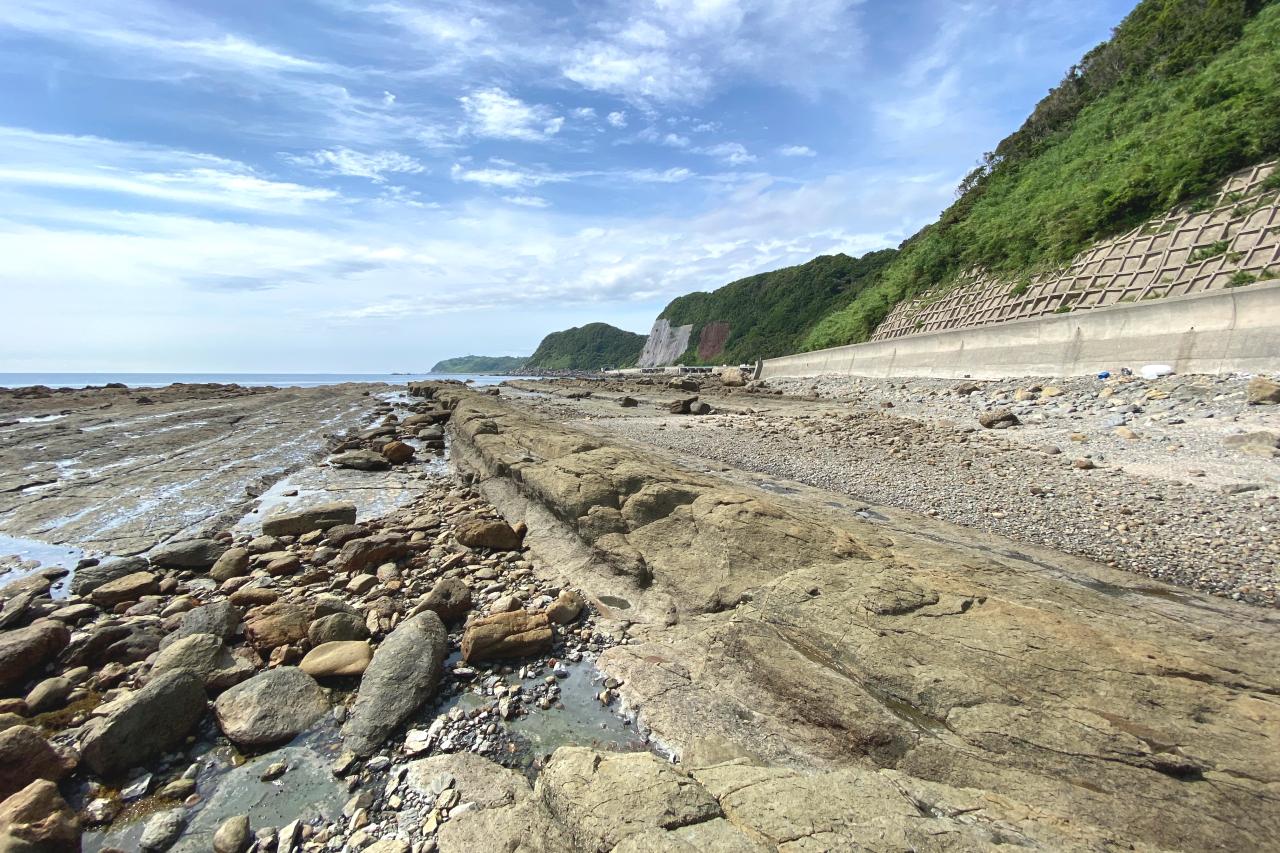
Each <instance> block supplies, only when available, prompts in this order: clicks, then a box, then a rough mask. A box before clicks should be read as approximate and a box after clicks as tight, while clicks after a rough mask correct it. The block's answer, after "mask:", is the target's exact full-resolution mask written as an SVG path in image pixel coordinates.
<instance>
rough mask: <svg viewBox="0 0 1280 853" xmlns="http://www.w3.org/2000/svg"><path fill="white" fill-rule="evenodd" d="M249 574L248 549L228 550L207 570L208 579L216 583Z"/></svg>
mask: <svg viewBox="0 0 1280 853" xmlns="http://www.w3.org/2000/svg"><path fill="white" fill-rule="evenodd" d="M247 574H249V549H248V548H239V547H237V548H228V549H227V550H225V551H223V552H222V556H221V557H219V558H218V560H217V562H215V563H214V564H213V568H211V569H209V577H211V578H213V579H214V580H216V581H217V582H218V583H222V582H223V581H226V580H230V579H231V578H238V577H243V576H244V575H247Z"/></svg>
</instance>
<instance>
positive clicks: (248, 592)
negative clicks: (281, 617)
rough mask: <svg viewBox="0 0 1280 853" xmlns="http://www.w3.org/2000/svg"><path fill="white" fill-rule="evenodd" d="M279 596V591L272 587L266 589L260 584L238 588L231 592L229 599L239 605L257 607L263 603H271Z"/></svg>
mask: <svg viewBox="0 0 1280 853" xmlns="http://www.w3.org/2000/svg"><path fill="white" fill-rule="evenodd" d="M279 598H280V593H278V592H276V591H275V590H274V589H267V588H266V587H262V586H251V587H246V588H244V589H238V590H236V591H235V592H233V593H231V598H230V601H231V603H232V604H235V605H237V606H239V607H259V606H261V605H264V604H271V603H272V602H273V601H276V600H277V599H279Z"/></svg>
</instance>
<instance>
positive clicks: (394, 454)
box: [353, 441, 413, 520]
mask: <svg viewBox="0 0 1280 853" xmlns="http://www.w3.org/2000/svg"><path fill="white" fill-rule="evenodd" d="M382 455H383V456H385V457H387V461H388V462H390V463H391V464H392V465H403V464H404V463H406V462H408V461H410V460H412V459H413V447H412V446H410V445H408V444H405V443H404V442H403V441H389V442H387V443H386V444H384V445H383V446H382ZM353 520H354V519H353Z"/></svg>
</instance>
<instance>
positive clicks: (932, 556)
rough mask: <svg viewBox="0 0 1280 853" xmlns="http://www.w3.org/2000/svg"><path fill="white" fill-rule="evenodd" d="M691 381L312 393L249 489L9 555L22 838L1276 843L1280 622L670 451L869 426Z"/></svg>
mask: <svg viewBox="0 0 1280 853" xmlns="http://www.w3.org/2000/svg"><path fill="white" fill-rule="evenodd" d="M678 382H680V383H681V384H679V385H677V386H676V387H668V386H665V385H662V386H659V385H652V384H650V385H639V384H637V383H628V384H627V385H626V386H608V385H604V384H601V383H582V382H576V381H574V382H550V383H547V382H542V383H534V384H524V383H519V384H517V385H515V386H512V387H504V388H503V389H501V391H500V392H499V391H498V390H497V389H489V390H488V391H486V392H481V391H477V390H472V389H468V388H466V387H464V386H461V385H458V384H448V383H438V384H437V383H423V384H413V385H411V386H410V387H409V388H408V391H407V393H403V392H395V391H393V390H392V389H388V388H385V387H384V388H382V389H380V390H379V389H359V388H349V389H341V388H334V389H329V391H328V394H327V395H326V394H325V393H323V392H324V391H325V389H315V391H316V392H318V393H317V394H316V396H315V398H314V399H313V398H311V397H306V398H305V399H301V398H294V399H293V400H292V401H288V402H286V401H285V400H283V399H282V400H281V402H280V403H279V404H278V405H279V408H277V409H276V410H275V411H276V412H277V414H276V415H269V416H264V417H274V418H277V420H280V419H281V417H280V415H279V414H278V413H279V412H289V413H292V414H290V415H289V417H290V418H295V417H296V420H288V421H287V425H286V426H284V427H281V428H280V429H278V430H277V431H276V432H275V438H276V442H277V444H280V443H285V442H290V441H292V442H293V447H292V449H293V451H295V452H297V453H302V454H304V458H301V461H300V462H298V467H297V468H296V470H292V471H291V472H284V471H276V472H275V473H274V474H258V475H256V476H261V477H263V478H264V479H262V480H261V482H260V483H259V484H258V485H257V486H255V487H254V489H255V491H257V492H258V495H257V497H256V498H254V499H253V500H252V501H251V502H250V503H249V504H248V505H245V498H244V497H242V496H241V495H240V494H238V493H237V494H235V495H232V494H231V493H230V491H224V492H222V493H220V494H221V496H220V497H219V496H218V493H211V494H210V496H209V497H208V502H207V505H206V506H205V508H204V516H203V520H202V521H201V522H200V523H199V524H198V525H196V526H195V527H192V526H191V525H186V526H180V527H177V526H174V522H173V521H172V520H166V521H163V522H153V524H155V525H156V526H154V527H148V526H147V523H146V522H140V523H139V525H138V528H137V531H138V532H137V534H136V542H135V540H134V539H129V540H125V539H121V540H120V542H121V543H123V542H126V541H128V542H130V543H132V544H129V545H128V546H127V549H128V550H122V551H115V552H114V553H113V554H112V555H111V556H101V557H97V556H95V557H89V558H86V559H84V560H81V561H79V562H78V564H77V565H76V566H75V567H74V572H73V573H72V574H70V575H69V576H68V575H67V574H66V571H67V570H66V569H62V568H53V569H50V568H48V567H41V566H31V565H22V566H18V567H17V568H16V570H15V572H14V573H13V574H12V575H11V576H10V578H9V583H8V584H7V585H6V586H3V587H2V588H0V603H2V607H0V849H23V850H27V849H38V850H54V851H61V850H68V851H70V850H89V851H97V850H102V851H114V850H152V851H160V850H182V851H207V850H214V851H217V853H229V852H230V851H235V853H243V851H246V850H254V851H263V853H270V851H275V853H300V851H317V852H318V851H335V853H336V851H356V850H359V851H372V853H432V851H437V850H439V851H444V853H450V851H473V850H504V851H618V853H624V851H667V850H673V851H693V850H729V851H735V850H741V851H810V850H812V851H818V850H823V851H826V850H903V851H906V850H923V851H935V850H936V851H942V850H991V849H1012V848H1015V847H1016V848H1023V849H1026V848H1031V849H1047V850H1096V851H1104V850H1115V849H1133V850H1153V851H1154V850H1233V851H1234V850H1252V849H1266V848H1267V847H1268V846H1270V845H1271V842H1272V840H1273V839H1274V838H1275V837H1276V835H1277V832H1278V831H1280V633H1278V632H1277V628H1278V627H1280V619H1277V617H1276V615H1275V611H1274V610H1273V609H1270V608H1267V607H1258V606H1253V605H1250V604H1248V603H1245V602H1242V601H1233V600H1230V598H1229V597H1223V596H1222V595H1216V596H1215V595H1209V594H1206V593H1203V592H1199V591H1196V590H1193V589H1188V588H1186V587H1185V586H1184V587H1177V586H1171V585H1168V584H1165V583H1161V582H1159V581H1156V580H1152V579H1151V578H1150V577H1148V576H1144V575H1143V574H1139V573H1136V572H1135V571H1133V570H1132V569H1131V568H1130V567H1128V566H1124V567H1121V568H1117V567H1108V566H1106V565H1103V564H1102V563H1100V562H1098V561H1095V560H1090V559H1086V558H1084V557H1080V556H1073V555H1071V554H1067V553H1063V552H1062V551H1060V550H1056V549H1053V548H1050V547H1045V546H1042V545H1040V544H1036V543H1035V542H1031V541H1027V540H1026V538H1023V539H1018V538H1016V537H1011V536H1008V535H1006V534H1004V533H1002V532H1001V531H999V530H995V529H987V528H984V527H980V526H961V525H959V524H956V523H953V522H952V521H950V520H948V519H947V518H945V517H944V514H942V513H934V514H925V513H920V512H915V511H912V509H910V508H904V507H901V506H889V505H880V504H870V503H868V502H867V501H866V500H864V499H861V498H859V497H855V496H853V495H851V494H849V493H847V492H846V491H844V490H842V489H839V488H836V489H832V488H827V487H824V486H823V484H821V483H818V484H816V485H813V484H806V483H804V482H800V481H799V480H798V479H784V478H782V477H779V476H776V475H773V474H770V473H768V472H767V471H764V470H761V469H760V468H759V467H756V468H754V469H753V468H751V467H750V466H742V467H739V466H735V465H732V464H729V463H727V462H722V461H717V460H716V459H715V458H714V456H712V455H710V454H708V456H707V457H703V458H699V457H697V456H695V455H690V454H688V453H684V452H681V451H680V450H678V449H670V448H668V447H664V446H662V445H663V439H664V437H665V434H666V433H668V432H669V433H672V434H686V435H687V434H694V433H696V432H697V430H698V428H697V426H696V425H698V424H707V425H710V424H713V423H715V422H716V420H717V419H719V420H726V419H739V418H750V419H756V420H758V421H760V422H761V423H762V424H764V426H762V427H761V428H760V429H761V430H762V431H763V430H766V429H771V428H773V427H774V426H775V423H774V422H777V423H794V424H796V425H802V426H806V427H807V426H809V425H810V422H811V421H812V419H814V418H819V417H822V415H821V412H822V411H823V410H824V407H832V406H834V407H844V408H846V409H850V410H851V411H846V412H843V413H842V414H857V412H856V411H852V409H854V407H855V406H856V405H857V403H856V402H855V400H854V399H853V398H854V397H856V396H857V395H856V394H854V395H851V397H850V398H846V399H839V400H831V399H826V398H824V397H822V396H815V395H814V394H812V393H811V392H810V393H806V394H805V395H804V396H803V397H801V396H797V395H794V394H792V395H785V394H784V395H776V394H774V393H773V391H774V390H779V389H769V388H761V387H759V386H757V387H756V388H753V389H752V390H750V391H748V390H747V389H746V388H743V387H736V386H729V387H712V386H711V385H710V384H707V385H702V384H699V385H696V386H694V387H690V386H691V385H692V384H693V383H692V382H691V380H687V379H684V380H678ZM897 390H898V391H903V392H906V393H910V390H909V389H897ZM1043 391H1044V389H1043V388H1042V389H1040V392H1039V393H1043ZM224 392H225V393H229V394H230V395H231V399H232V400H233V401H235V404H236V405H243V407H244V410H245V413H246V418H253V417H255V415H254V412H255V411H259V412H260V411H261V410H263V409H267V408H268V407H269V406H270V405H271V402H270V401H271V400H272V399H273V394H272V392H264V393H262V394H255V395H254V396H255V397H257V398H258V399H257V402H256V403H251V402H250V401H249V400H248V394H237V393H236V392H234V391H229V392H228V391H226V390H225V389H224V391H220V392H217V393H224ZM366 392H368V395H367V396H366ZM979 392H981V393H983V394H984V397H985V398H986V399H988V400H989V401H990V403H991V405H990V406H979V405H976V401H974V400H973V399H972V395H973V394H974V393H979ZM280 393H283V394H286V395H290V394H292V393H293V392H280ZM819 393H820V394H821V393H822V392H819ZM886 393H887V392H886ZM945 393H948V394H950V393H952V392H951V391H947V392H945ZM1001 393H1004V392H1003V391H1002V390H1000V389H997V388H994V387H990V386H988V387H986V388H985V389H979V390H978V391H971V392H969V394H966V395H964V399H963V400H960V401H959V402H954V401H952V400H950V399H947V400H946V401H945V402H944V403H942V404H941V405H946V406H956V407H958V406H959V405H960V403H965V404H969V405H973V406H974V409H973V416H974V417H977V418H982V417H986V416H988V415H992V416H994V417H986V419H987V420H991V421H993V422H995V421H996V420H1001V419H1003V420H1008V418H1006V417H1005V414H1003V413H1001V409H1002V408H1004V406H1001V405H1000V404H1001V403H1003V402H1004V401H1003V400H1002V399H1001V398H1000V397H999V396H998V395H999V394H1001ZM1126 393H1127V392H1126ZM1144 393H1145V392H1144ZM1229 393H1234V392H1229ZM943 394H944V391H942V390H939V391H937V395H938V396H939V398H941V396H942V395H943ZM178 396H181V394H180V393H179V395H178ZM304 396H305V395H304ZM1014 396H1016V395H1015V394H1013V393H1010V394H1009V397H1010V404H1011V405H1016V404H1017V403H1020V402H1025V401H1015V400H1013V397H1014ZM1052 396H1053V395H1050V396H1049V397H1045V398H1040V397H1037V398H1036V399H1051V398H1052ZM225 399H226V398H218V402H219V403H222V402H225ZM321 400H328V401H329V402H328V403H324V404H321V403H320V402H319V401H321ZM882 402H892V399H884V400H880V399H876V400H875V403H876V409H877V411H873V412H871V413H870V414H868V415H867V417H869V418H870V417H875V418H886V417H888V416H889V415H888V414H887V410H888V409H889V408H890V407H885V406H882V405H880V403H882ZM209 403H210V401H209V400H207V399H206V400H203V401H199V400H195V399H187V400H173V401H171V402H168V403H156V404H142V405H144V406H145V405H171V406H175V407H188V406H192V407H194V406H198V405H209ZM117 404H118V405H124V404H123V403H120V402H119V401H117ZM130 405H137V404H136V403H133V404H130ZM907 405H908V403H907V402H905V401H904V402H903V404H902V407H903V408H905V407H906V406H907ZM911 405H915V404H914V403H913V404H911ZM1247 405H1248V401H1247V400H1246V399H1242V400H1241V401H1240V406H1241V408H1240V411H1239V413H1238V415H1237V416H1243V417H1245V418H1246V419H1247V418H1252V417H1254V416H1255V409H1253V408H1245V407H1246V406H1247ZM326 406H333V407H337V409H329V408H325V407H326ZM308 408H310V409H311V410H312V412H313V413H314V412H316V411H320V412H330V413H331V414H330V415H329V416H330V417H332V422H331V423H329V422H326V424H327V425H326V426H324V427H323V428H322V427H320V426H318V425H316V424H314V423H312V424H310V426H311V428H312V429H313V430H314V432H308V433H305V434H304V433H303V432H301V430H302V429H304V428H305V425H306V422H307V420H308V417H310V415H307V414H306V412H305V411H304V410H305V409H308ZM893 408H894V409H896V408H898V406H897V405H896V404H895V406H894V407H893ZM338 409H340V410H341V411H340V412H339V411H338ZM695 412H702V413H703V414H702V415H701V416H699V415H697V414H693V413H695ZM1008 414H1009V415H1014V416H1015V419H1016V420H1019V421H1021V422H1030V423H1034V422H1035V421H1034V419H1033V418H1032V417H1030V416H1031V415H1032V414H1035V412H1026V411H1023V410H1022V409H1018V410H1017V411H1016V412H1015V411H1010V412H1009V413H1008ZM20 417H27V416H26V415H23V416H20ZM63 417H64V418H72V417H78V418H83V417H87V414H83V413H82V414H79V415H76V414H74V413H70V414H67V415H65V416H63ZM793 419H794V420H793ZM15 420H16V419H15ZM1246 422H1247V421H1246ZM31 423H34V422H32V421H24V420H19V421H18V423H17V424H14V426H20V427H21V428H23V429H27V428H29V427H28V424H31ZM81 423H83V421H81ZM849 423H851V424H854V423H856V421H850V422H849ZM1238 423H1239V422H1238ZM686 424H688V425H690V429H688V430H685V429H682V428H681V427H682V426H684V425H686ZM1250 425H1252V424H1250ZM51 426H52V424H49V423H46V424H43V425H41V426H40V429H42V430H43V429H49V428H51ZM835 426H836V424H835V423H832V424H827V425H826V429H825V431H824V432H822V433H820V435H821V436H822V439H821V440H825V441H827V443H828V444H831V445H833V446H834V445H837V444H838V443H839V442H838V437H839V431H838V430H836V429H835ZM1138 426H1141V427H1142V429H1144V430H1145V429H1148V428H1147V427H1146V426H1145V425H1141V424H1139V425H1138ZM1138 426H1135V427H1131V428H1132V429H1134V430H1135V431H1138ZM81 428H83V427H81ZM881 428H882V429H883V425H881ZM159 429H163V427H160V428H159ZM960 429H962V427H959V426H958V427H957V428H956V433H957V434H963V435H968V436H969V440H970V441H973V442H976V443H975V445H974V446H971V447H970V448H969V449H970V450H971V451H972V452H973V453H974V458H978V457H980V456H982V455H984V454H985V453H996V452H1000V451H997V450H995V449H994V448H995V445H993V446H991V447H988V446H987V445H985V444H984V443H983V441H982V440H981V439H980V438H978V437H985V436H987V435H993V434H995V432H996V431H994V430H989V429H987V428H985V427H981V426H978V427H976V428H975V429H974V430H973V431H971V432H969V433H962V432H960ZM1016 429H1017V427H1006V428H1005V429H1001V430H999V433H1000V434H1001V435H1002V436H1012V435H1015V434H1016ZM173 431H174V432H180V430H173ZM885 431H886V432H887V431H888V430H885ZM898 432H899V435H903V434H906V435H910V434H911V433H909V432H904V431H903V430H901V429H899V431H898ZM159 434H160V435H165V434H166V433H163V432H161V433H159ZM877 434H878V433H877ZM32 435H34V434H32ZM39 435H43V433H39ZM300 435H305V438H304V439H302V438H299V436H300ZM916 437H917V438H919V437H920V436H919V435H917V436H916ZM251 440H252V439H251ZM740 440H741V441H743V442H744V443H745V441H746V438H745V437H741V438H740ZM139 441H140V443H142V444H145V443H146V438H145V437H144V436H139ZM263 441H264V443H265V439H264V440H263ZM219 442H221V443H222V444H223V446H224V447H226V448H227V449H228V452H230V448H232V447H233V446H234V440H233V439H232V438H231V437H230V436H223V437H221V438H218V439H216V440H214V442H213V443H215V444H216V443H219ZM958 443H959V442H958ZM964 443H967V442H964ZM18 444H19V442H16V441H14V442H13V445H14V446H17V445H18ZM31 444H32V445H33V446H35V445H38V444H40V441H32V442H31ZM42 452H43V451H42ZM1005 452H1012V451H1005ZM1093 452H1094V453H1095V454H1096V455H1095V456H1094V458H1095V459H1098V463H1099V467H1100V468H1104V467H1111V465H1112V464H1114V463H1113V462H1112V461H1111V460H1108V459H1100V458H1098V457H1100V456H1102V455H1103V452H1102V451H1100V450H1098V449H1097V448H1094V449H1093ZM1045 456H1046V457H1048V458H1055V457H1056V455H1055V454H1047V453H1046V454H1045ZM1257 458H1259V459H1263V461H1264V462H1265V463H1266V464H1271V461H1270V460H1269V459H1265V458H1264V457H1262V456H1259V457H1257ZM1069 470H1071V471H1086V470H1087V469H1083V468H1077V467H1075V466H1074V465H1073V466H1071V468H1070V469H1069ZM1096 470H1098V469H1088V471H1089V472H1092V471H1096ZM1263 470H1264V472H1265V469H1263ZM1251 473H1252V470H1251ZM166 476H167V477H168V478H169V479H170V480H177V481H180V482H186V479H185V478H186V476H187V474H186V470H185V469H182V468H180V467H179V468H174V469H172V470H171V471H170V473H169V474H168V475H166ZM1125 476H1128V475H1125ZM163 479H164V478H163V477H160V475H158V474H157V479H156V480H155V481H154V483H155V484H156V485H157V487H158V486H159V485H160V484H161V482H162V481H163ZM1259 479H1262V477H1259ZM1265 488H1267V487H1264V489H1265ZM1257 491H1264V490H1263V489H1259V490H1257ZM178 493H179V494H181V493H183V490H179V492H178ZM1217 494H1219V495H1223V493H1222V492H1221V491H1220V490H1219V491H1218V492H1217ZM1034 497H1035V496H1027V497H1026V498H1024V499H1023V501H1024V504H1029V503H1030V502H1031V500H1032V499H1033V498H1034ZM1224 497H1225V495H1224ZM1260 497H1261V499H1259V500H1258V501H1257V502H1258V503H1259V504H1265V503H1266V500H1265V498H1266V494H1265V493H1264V495H1262V496H1260ZM132 499H133V500H135V501H136V500H138V498H137V497H134V498H132ZM219 501H221V502H219ZM1153 503H1155V501H1153ZM86 504H89V505H91V507H92V509H91V511H95V512H96V511H99V510H98V508H97V505H96V504H93V503H92V501H89V500H87V498H86ZM22 506H25V504H22ZM161 512H163V510H161ZM139 514H140V515H143V516H149V515H151V514H152V511H151V509H150V508H147V509H145V510H144V511H142V512H140V513H139ZM4 517H5V518H7V517H8V516H4ZM21 529H22V530H23V531H24V532H25V533H26V535H28V536H29V535H31V532H30V530H29V529H28V528H21ZM162 529H164V530H173V531H174V532H173V533H170V534H168V535H160V536H152V537H151V538H148V537H149V536H151V534H150V533H149V531H159V530H162ZM95 541H97V542H98V543H99V545H98V547H99V548H100V549H101V550H108V549H107V548H104V547H103V545H105V544H108V540H105V539H103V540H95ZM64 542H65V543H68V544H79V540H76V539H73V538H68V539H66V540H64ZM134 548H136V549H137V550H136V551H135V552H133V553H129V551H131V550H132V549H134ZM1117 562H1118V561H1117ZM1124 569H1129V570H1124ZM6 845H7V848H6Z"/></svg>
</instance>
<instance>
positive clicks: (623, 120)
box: [607, 110, 627, 128]
mask: <svg viewBox="0 0 1280 853" xmlns="http://www.w3.org/2000/svg"><path fill="white" fill-rule="evenodd" d="M607 120H608V122H609V124H611V125H613V126H614V127H617V128H623V127H626V126H627V113H626V111H625V110H616V111H614V112H611V113H609V116H608V119H607Z"/></svg>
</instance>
